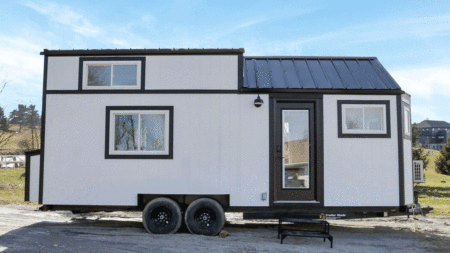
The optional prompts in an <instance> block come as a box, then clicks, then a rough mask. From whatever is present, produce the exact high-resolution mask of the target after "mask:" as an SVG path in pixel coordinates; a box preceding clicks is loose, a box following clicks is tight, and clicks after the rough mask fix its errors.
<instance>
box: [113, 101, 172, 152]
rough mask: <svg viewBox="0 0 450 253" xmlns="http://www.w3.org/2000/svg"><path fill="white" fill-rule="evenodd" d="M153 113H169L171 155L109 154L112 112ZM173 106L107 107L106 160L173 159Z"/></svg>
mask: <svg viewBox="0 0 450 253" xmlns="http://www.w3.org/2000/svg"><path fill="white" fill-rule="evenodd" d="M115 110H123V111H151V110H161V111H169V154H167V155H150V154H142V155H137V154H132V155H131V154H130V155H127V154H110V153H109V136H110V135H109V134H110V130H111V129H110V119H111V118H110V114H111V111H115ZM173 112H174V108H173V106H106V123H105V125H106V128H105V159H173V117H174V116H173Z"/></svg>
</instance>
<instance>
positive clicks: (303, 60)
mask: <svg viewBox="0 0 450 253" xmlns="http://www.w3.org/2000/svg"><path fill="white" fill-rule="evenodd" d="M243 87H244V88H248V89H327V90H330V89H332V90H335V89H362V90H374V89H376V90H400V86H399V85H398V84H397V82H395V80H394V79H393V78H392V77H391V75H390V74H389V73H388V72H387V71H386V69H385V68H384V67H383V65H381V63H380V62H379V61H378V59H377V58H376V57H309V56H308V57H286V56H283V57H245V58H244V85H243Z"/></svg>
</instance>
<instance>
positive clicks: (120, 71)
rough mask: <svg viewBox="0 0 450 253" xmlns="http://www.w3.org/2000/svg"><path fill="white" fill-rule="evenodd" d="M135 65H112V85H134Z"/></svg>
mask: <svg viewBox="0 0 450 253" xmlns="http://www.w3.org/2000/svg"><path fill="white" fill-rule="evenodd" d="M136 74H137V66H136V65H114V77H113V84H114V85H123V86H131V85H136V84H137V81H136Z"/></svg>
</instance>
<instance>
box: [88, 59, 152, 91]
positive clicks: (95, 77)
mask: <svg viewBox="0 0 450 253" xmlns="http://www.w3.org/2000/svg"><path fill="white" fill-rule="evenodd" d="M120 58H121V57H118V58H114V59H111V60H108V59H106V60H104V59H89V60H87V59H81V58H80V59H81V60H80V61H81V62H82V64H83V67H82V68H83V78H82V80H81V81H82V87H83V88H85V89H93V90H95V89H97V90H105V89H119V90H121V89H140V88H141V87H142V84H143V82H142V81H143V80H145V76H142V77H141V74H143V73H142V71H141V70H142V65H143V63H144V60H143V59H141V58H139V57H137V58H136V60H130V58H127V59H124V60H121V59H120ZM116 59H117V60H116ZM141 78H142V79H141Z"/></svg>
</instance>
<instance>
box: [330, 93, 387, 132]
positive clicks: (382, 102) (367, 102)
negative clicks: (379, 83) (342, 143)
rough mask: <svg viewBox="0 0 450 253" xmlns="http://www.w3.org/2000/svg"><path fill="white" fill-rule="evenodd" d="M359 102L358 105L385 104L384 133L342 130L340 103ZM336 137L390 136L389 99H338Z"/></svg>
mask: <svg viewBox="0 0 450 253" xmlns="http://www.w3.org/2000/svg"><path fill="white" fill-rule="evenodd" d="M344 104H359V105H385V106H386V133H383V134H367V133H364V134H355V133H351V134H348V133H343V132H342V105H344ZM337 105H338V106H337V110H338V138H391V110H390V101H389V100H338V101H337Z"/></svg>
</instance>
